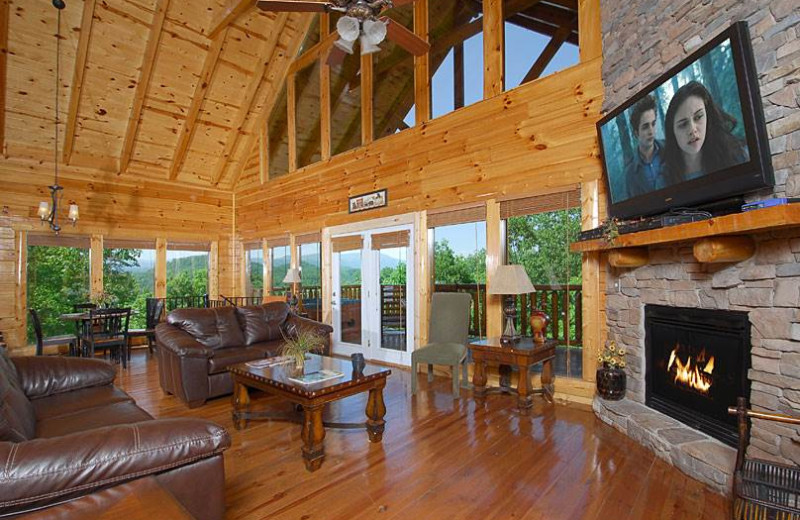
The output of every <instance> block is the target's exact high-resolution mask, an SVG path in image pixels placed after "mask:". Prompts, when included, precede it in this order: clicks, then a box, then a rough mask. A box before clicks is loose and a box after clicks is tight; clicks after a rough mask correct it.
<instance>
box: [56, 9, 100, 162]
mask: <svg viewBox="0 0 800 520" xmlns="http://www.w3.org/2000/svg"><path fill="white" fill-rule="evenodd" d="M96 5H97V0H84V2H83V16H82V17H81V35H80V39H79V40H78V50H77V52H76V54H75V72H74V73H73V75H72V93H71V95H70V99H69V114H68V115H67V127H66V131H65V132H64V151H63V161H64V162H65V163H66V164H69V162H70V159H71V158H72V149H73V145H74V144H75V129H76V128H77V125H78V109H79V108H80V103H81V92H82V91H83V79H84V76H85V75H86V58H87V57H88V55H89V43H90V41H91V38H92V23H93V21H94V10H95V6H96Z"/></svg>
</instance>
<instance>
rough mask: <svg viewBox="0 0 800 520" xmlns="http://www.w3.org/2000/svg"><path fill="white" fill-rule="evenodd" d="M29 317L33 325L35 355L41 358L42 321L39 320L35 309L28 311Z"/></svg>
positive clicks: (42, 343)
mask: <svg viewBox="0 0 800 520" xmlns="http://www.w3.org/2000/svg"><path fill="white" fill-rule="evenodd" d="M28 312H29V313H30V315H31V323H32V324H33V333H34V335H36V355H37V356H41V355H42V353H43V351H44V337H43V335H42V321H41V320H40V319H39V313H38V312H36V309H28Z"/></svg>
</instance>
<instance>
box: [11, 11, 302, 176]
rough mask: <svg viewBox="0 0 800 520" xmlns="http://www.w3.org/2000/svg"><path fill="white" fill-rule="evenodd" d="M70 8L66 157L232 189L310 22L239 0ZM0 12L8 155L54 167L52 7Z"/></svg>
mask: <svg viewBox="0 0 800 520" xmlns="http://www.w3.org/2000/svg"><path fill="white" fill-rule="evenodd" d="M66 3H67V7H66V9H64V10H63V11H62V29H61V34H62V45H61V65H60V66H61V72H60V75H59V76H60V82H61V88H60V97H59V104H60V107H59V113H60V122H61V124H60V125H59V126H60V128H59V141H60V144H59V149H60V155H61V161H62V162H63V163H66V164H69V165H74V166H82V167H89V168H93V169H99V170H101V171H105V172H114V173H117V174H119V175H120V176H122V177H126V176H133V177H135V178H145V179H154V180H171V181H174V182H178V183H188V184H192V185H199V186H219V187H221V188H230V187H231V183H232V179H233V178H234V176H235V172H236V170H237V168H239V167H240V165H241V163H242V162H243V161H245V160H246V158H247V156H248V155H249V154H248V152H249V150H245V149H244V148H245V146H244V143H245V142H246V141H248V139H246V137H247V136H249V135H250V134H251V132H253V131H254V129H255V128H258V125H259V124H263V122H264V120H265V118H266V117H267V116H268V112H269V107H270V106H271V105H272V103H273V100H274V98H275V96H276V94H277V92H278V91H279V90H280V88H281V86H282V82H283V80H284V76H285V71H286V67H287V66H288V63H289V62H290V61H291V59H292V58H293V57H294V56H295V54H296V52H297V48H298V47H299V44H300V42H301V41H302V39H303V33H304V32H305V30H306V29H307V27H308V24H309V21H310V18H311V15H309V14H294V13H293V14H283V13H264V12H262V11H260V10H258V9H255V8H252V4H253V2H252V1H243V0H83V1H81V0H66ZM239 6H242V7H244V9H241V10H240V11H241V14H239V13H238V12H236V13H234V14H237V15H238V16H236V17H235V18H233V21H232V23H230V24H226V23H225V22H226V21H228V20H231V18H232V17H230V16H226V15H228V14H230V11H231V9H235V8H237V7H239ZM0 8H2V9H7V13H6V14H7V17H8V18H7V19H8V23H7V39H8V54H7V63H6V67H7V70H6V82H7V87H6V89H5V93H6V97H5V106H0V110H2V112H3V113H4V116H5V122H4V125H3V129H4V138H3V142H2V145H3V153H4V156H5V157H12V158H22V159H32V160H39V161H50V160H52V157H53V153H54V147H53V140H54V125H53V123H54V103H55V65H56V59H55V58H56V37H55V34H56V27H57V22H56V20H57V10H56V9H55V8H54V7H53V6H52V4H51V2H50V0H0ZM1 14H2V13H0V15H1ZM0 20H2V16H0ZM215 28H216V29H217V30H215ZM209 36H211V37H209ZM0 65H2V64H0ZM0 68H1V67H0ZM265 107H266V110H265Z"/></svg>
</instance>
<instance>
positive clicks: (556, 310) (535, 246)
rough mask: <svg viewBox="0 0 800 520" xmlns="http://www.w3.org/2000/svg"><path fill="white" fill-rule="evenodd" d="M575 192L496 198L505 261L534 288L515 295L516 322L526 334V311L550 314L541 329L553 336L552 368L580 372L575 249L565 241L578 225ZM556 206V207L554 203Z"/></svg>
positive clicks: (578, 278) (578, 276)
mask: <svg viewBox="0 0 800 520" xmlns="http://www.w3.org/2000/svg"><path fill="white" fill-rule="evenodd" d="M578 200H579V196H578V195H577V193H566V194H555V195H551V196H542V197H532V198H531V199H525V200H520V201H510V202H509V203H503V204H501V209H500V213H501V216H503V218H505V222H506V237H507V244H506V246H507V249H506V257H507V263H509V264H519V265H522V266H524V267H525V271H526V272H527V273H528V276H529V277H530V279H531V282H533V285H534V287H535V288H536V292H535V293H532V294H527V295H521V296H519V297H518V298H517V327H518V330H519V331H521V334H523V335H526V336H529V335H530V323H529V317H530V313H531V311H532V310H534V309H538V310H542V311H544V312H545V313H546V314H547V315H548V316H550V324H549V325H548V327H547V330H546V331H545V335H546V337H548V338H552V339H556V340H558V342H559V346H558V347H557V349H556V352H557V355H556V372H557V373H559V374H562V375H566V376H569V377H581V375H582V359H583V354H582V351H581V343H582V340H581V315H580V305H581V294H582V288H581V255H580V254H578V253H571V252H570V250H569V245H570V243H572V242H573V241H574V240H576V239H577V236H578V233H580V227H581V214H580V208H577V207H574V206H575V204H577V202H578ZM557 208H560V209H557Z"/></svg>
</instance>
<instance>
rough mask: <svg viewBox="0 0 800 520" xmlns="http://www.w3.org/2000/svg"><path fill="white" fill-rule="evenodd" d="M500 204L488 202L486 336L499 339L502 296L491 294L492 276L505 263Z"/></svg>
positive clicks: (501, 324) (501, 325) (492, 201)
mask: <svg viewBox="0 0 800 520" xmlns="http://www.w3.org/2000/svg"><path fill="white" fill-rule="evenodd" d="M501 225H502V222H501V219H500V203H498V202H497V201H496V200H494V199H491V200H488V201H486V336H487V337H489V338H492V337H499V336H500V334H501V332H502V330H503V323H502V308H503V302H502V296H497V295H492V294H489V288H490V287H491V286H492V275H493V274H494V272H495V270H496V269H497V267H498V266H499V265H500V264H502V263H503V233H502V229H501Z"/></svg>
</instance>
